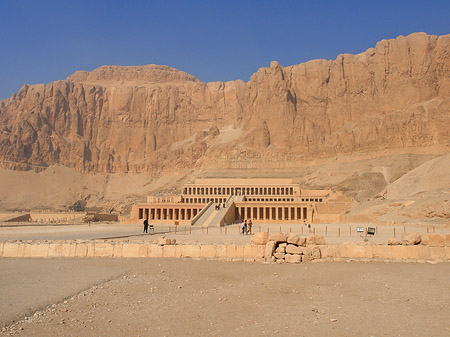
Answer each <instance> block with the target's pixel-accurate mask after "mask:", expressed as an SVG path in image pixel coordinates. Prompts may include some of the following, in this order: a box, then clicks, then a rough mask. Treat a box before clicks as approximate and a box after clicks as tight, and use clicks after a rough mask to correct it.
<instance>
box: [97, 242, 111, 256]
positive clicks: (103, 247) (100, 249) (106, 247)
mask: <svg viewBox="0 0 450 337" xmlns="http://www.w3.org/2000/svg"><path fill="white" fill-rule="evenodd" d="M94 256H95V257H113V256H114V247H113V245H112V244H111V243H107V242H98V243H96V244H95V252H94Z"/></svg>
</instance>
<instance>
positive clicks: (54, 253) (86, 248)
mask: <svg viewBox="0 0 450 337" xmlns="http://www.w3.org/2000/svg"><path fill="white" fill-rule="evenodd" d="M433 239H436V238H434V237H433ZM435 241H436V243H437V244H439V245H434V241H433V240H430V243H431V245H422V244H421V245H411V246H390V245H371V244H356V243H352V244H342V245H325V244H306V246H303V245H302V243H300V242H298V243H286V246H285V247H283V246H284V245H283V246H282V249H279V247H280V244H282V243H275V244H274V245H273V247H272V246H270V247H268V245H253V244H249V245H225V244H218V245H200V244H196V245H183V244H176V245H164V246H161V245H157V244H149V243H139V242H137V243H136V242H133V243H131V242H103V241H102V242H98V241H86V242H73V241H72V242H70V241H50V242H48V241H47V242H35V241H33V242H20V241H6V242H0V257H4V258H198V259H208V260H209V259H211V260H228V261H259V262H263V261H276V260H280V262H290V263H299V262H308V261H311V260H314V261H315V260H336V259H337V260H339V259H355V260H363V261H367V260H392V261H450V244H449V243H448V241H446V240H444V241H442V240H439V239H436V240H435ZM271 242H273V241H271ZM269 243H270V242H269ZM269 243H268V244H269ZM277 249H279V251H278V252H277V251H276V250H277ZM283 249H284V252H283ZM277 254H278V256H276V255H277ZM282 255H283V256H282Z"/></svg>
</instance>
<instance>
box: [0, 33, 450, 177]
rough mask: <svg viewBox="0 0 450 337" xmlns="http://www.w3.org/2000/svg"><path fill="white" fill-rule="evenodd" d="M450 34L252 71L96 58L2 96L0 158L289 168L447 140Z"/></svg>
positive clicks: (168, 167) (15, 162)
mask: <svg viewBox="0 0 450 337" xmlns="http://www.w3.org/2000/svg"><path fill="white" fill-rule="evenodd" d="M449 110H450V35H445V36H430V35H426V34H424V33H416V34H412V35H410V36H407V37H402V36H401V37H399V38H397V39H395V40H383V41H381V42H379V43H377V45H376V47H375V48H370V49H368V50H367V51H366V52H363V53H361V54H358V55H348V54H345V55H339V56H338V57H337V59H336V60H333V61H327V60H314V61H310V62H306V63H303V64H299V65H294V66H290V67H284V68H283V67H281V66H280V65H279V64H278V62H272V63H271V65H270V68H261V69H259V70H258V71H257V72H256V73H255V74H254V75H253V76H252V77H251V79H250V81H249V82H247V83H244V82H242V81H239V80H238V81H231V82H226V83H223V82H214V83H203V82H201V81H199V80H198V79H196V78H195V77H193V76H191V75H189V74H186V73H184V72H182V71H178V70H176V69H173V68H170V67H167V66H156V65H148V66H133V67H118V66H103V67H100V68H98V69H95V70H93V71H92V72H85V71H81V72H76V73H75V74H73V75H71V76H69V77H68V78H67V79H66V80H64V81H56V82H53V83H50V84H48V85H44V84H38V85H32V86H29V85H24V86H23V87H22V88H21V89H20V90H19V92H18V93H17V94H14V95H13V96H12V97H11V98H10V99H5V100H2V101H0V165H1V166H2V167H6V168H12V169H30V168H35V169H40V168H44V167H47V166H48V165H51V164H62V165H65V166H68V167H74V168H76V169H78V170H80V171H87V172H146V173H151V174H154V175H159V174H160V173H161V172H162V171H165V172H167V171H179V170H182V169H192V168H211V167H215V168H261V167H265V168H278V167H294V166H296V165H298V164H299V163H301V162H304V161H305V160H311V159H315V158H318V157H334V156H336V155H337V154H349V153H354V152H359V153H364V152H368V153H370V152H374V151H379V150H383V151H388V150H389V149H397V150H398V149H402V148H404V149H407V148H409V147H415V148H417V147H425V146H436V145H438V146H450V136H449V133H448V125H449V124H450V115H449V114H448V111H449Z"/></svg>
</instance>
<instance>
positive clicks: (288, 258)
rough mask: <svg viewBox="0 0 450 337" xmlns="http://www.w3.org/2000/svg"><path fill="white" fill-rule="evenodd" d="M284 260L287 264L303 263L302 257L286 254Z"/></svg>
mask: <svg viewBox="0 0 450 337" xmlns="http://www.w3.org/2000/svg"><path fill="white" fill-rule="evenodd" d="M284 260H285V261H286V262H287V263H300V262H302V256H301V255H298V254H286V256H285V257H284Z"/></svg>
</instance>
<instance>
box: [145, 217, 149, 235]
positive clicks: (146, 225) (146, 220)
mask: <svg viewBox="0 0 450 337" xmlns="http://www.w3.org/2000/svg"><path fill="white" fill-rule="evenodd" d="M144 233H148V219H147V218H146V219H145V220H144Z"/></svg>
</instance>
